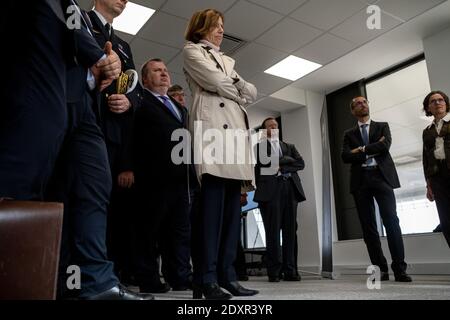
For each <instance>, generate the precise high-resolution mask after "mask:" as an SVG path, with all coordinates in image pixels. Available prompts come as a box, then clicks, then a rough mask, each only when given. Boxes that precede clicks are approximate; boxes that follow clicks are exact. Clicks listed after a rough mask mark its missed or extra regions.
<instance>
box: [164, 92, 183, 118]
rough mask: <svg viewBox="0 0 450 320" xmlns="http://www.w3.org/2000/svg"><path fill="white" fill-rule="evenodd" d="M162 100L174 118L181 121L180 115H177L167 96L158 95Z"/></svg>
mask: <svg viewBox="0 0 450 320" xmlns="http://www.w3.org/2000/svg"><path fill="white" fill-rule="evenodd" d="M159 97H160V98H161V99H162V100H163V103H164V105H165V106H166V107H167V109H169V111H170V112H171V113H172V114H173V115H174V116H175V118H177V119H178V121H181V118H180V116H179V115H178V113H177V112H176V111H175V109H174V108H173V106H172V104H171V103H170V101H169V98H167V97H166V96H159Z"/></svg>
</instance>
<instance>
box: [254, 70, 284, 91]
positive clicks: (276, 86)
mask: <svg viewBox="0 0 450 320" xmlns="http://www.w3.org/2000/svg"><path fill="white" fill-rule="evenodd" d="M249 81H250V82H251V83H253V84H254V85H255V86H256V89H258V92H260V93H262V94H266V95H271V94H272V93H274V92H276V91H278V90H280V89H281V88H283V87H285V86H286V85H288V84H289V83H291V82H292V81H290V80H286V79H283V78H279V77H275V76H272V75H270V74H266V73H258V74H257V75H256V76H254V77H252V78H251V79H250V80H249Z"/></svg>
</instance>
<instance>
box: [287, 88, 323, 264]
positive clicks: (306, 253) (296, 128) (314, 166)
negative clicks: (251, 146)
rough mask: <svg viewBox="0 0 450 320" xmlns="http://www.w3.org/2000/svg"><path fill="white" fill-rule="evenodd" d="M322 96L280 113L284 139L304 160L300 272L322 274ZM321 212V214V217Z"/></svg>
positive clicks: (314, 95) (308, 97)
mask: <svg viewBox="0 0 450 320" xmlns="http://www.w3.org/2000/svg"><path fill="white" fill-rule="evenodd" d="M323 98H324V97H323V95H320V94H317V93H313V92H306V103H305V104H306V106H305V107H301V108H299V109H296V110H293V111H290V112H285V113H282V114H281V119H282V123H283V139H284V141H286V142H289V143H293V144H295V146H296V147H297V149H298V151H299V152H300V154H301V155H302V157H303V159H304V160H305V164H306V166H305V169H304V170H303V171H301V172H300V173H299V175H300V178H301V179H302V185H303V188H304V190H305V193H306V198H307V200H306V201H304V202H302V203H301V204H300V205H299V207H298V213H297V221H298V223H299V230H298V245H299V257H298V263H299V268H300V270H302V269H303V270H309V271H314V272H320V266H321V240H322V232H321V231H322V230H321V225H322V216H321V213H322V176H321V174H322V167H321V161H317V159H322V155H321V152H322V146H321V136H320V134H321V133H320V115H321V112H322V104H323ZM318 213H319V214H318Z"/></svg>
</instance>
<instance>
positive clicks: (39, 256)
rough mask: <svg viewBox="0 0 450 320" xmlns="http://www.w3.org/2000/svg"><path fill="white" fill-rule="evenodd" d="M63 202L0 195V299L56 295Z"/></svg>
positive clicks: (45, 297)
mask: <svg viewBox="0 0 450 320" xmlns="http://www.w3.org/2000/svg"><path fill="white" fill-rule="evenodd" d="M62 219H63V205H62V204H61V203H49V202H34V201H13V200H2V199H0V300H5V299H7V300H19V299H20V300H22V299H26V300H31V299H42V300H51V299H55V298H56V281H57V274H58V263H59V250H60V244H61V232H62Z"/></svg>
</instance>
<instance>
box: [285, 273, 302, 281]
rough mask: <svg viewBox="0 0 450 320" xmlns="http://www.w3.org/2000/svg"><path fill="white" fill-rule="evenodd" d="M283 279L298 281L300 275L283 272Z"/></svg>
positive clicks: (300, 278)
mask: <svg viewBox="0 0 450 320" xmlns="http://www.w3.org/2000/svg"><path fill="white" fill-rule="evenodd" d="M283 280H284V281H300V280H302V277H300V275H299V274H285V275H284V276H283Z"/></svg>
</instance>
